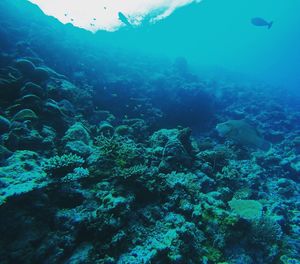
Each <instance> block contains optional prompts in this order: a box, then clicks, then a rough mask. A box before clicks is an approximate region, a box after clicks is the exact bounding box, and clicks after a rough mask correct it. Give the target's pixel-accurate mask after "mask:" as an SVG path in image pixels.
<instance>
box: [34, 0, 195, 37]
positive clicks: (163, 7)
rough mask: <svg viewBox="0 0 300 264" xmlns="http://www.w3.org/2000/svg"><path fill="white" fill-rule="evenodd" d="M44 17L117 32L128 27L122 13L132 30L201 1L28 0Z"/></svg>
mask: <svg viewBox="0 0 300 264" xmlns="http://www.w3.org/2000/svg"><path fill="white" fill-rule="evenodd" d="M29 1H30V2H32V3H34V4H37V5H38V6H39V7H40V8H41V9H42V10H43V12H44V13H45V14H47V15H50V16H54V17H56V18H57V19H58V20H60V21H61V22H62V23H64V24H66V23H72V24H73V25H74V26H77V27H80V28H84V29H87V30H89V31H92V32H96V31H98V30H107V31H115V30H117V29H119V28H121V27H123V26H126V23H124V21H122V20H120V18H119V13H120V12H121V13H122V14H123V15H124V17H125V18H126V19H127V20H128V22H129V23H128V24H131V25H132V26H133V27H135V26H139V25H141V24H142V23H143V22H145V21H147V22H150V23H155V22H156V21H158V20H161V19H164V18H166V17H168V16H169V15H170V14H172V13H173V11H175V10H176V9H177V8H179V7H182V6H185V5H188V4H191V3H193V2H196V3H198V2H200V1H201V0H126V1H120V0H29ZM127 26H128V25H127Z"/></svg>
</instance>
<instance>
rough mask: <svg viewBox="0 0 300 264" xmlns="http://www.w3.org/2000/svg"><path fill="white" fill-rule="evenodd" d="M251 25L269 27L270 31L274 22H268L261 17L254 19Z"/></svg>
mask: <svg viewBox="0 0 300 264" xmlns="http://www.w3.org/2000/svg"><path fill="white" fill-rule="evenodd" d="M251 23H252V24H253V25H254V26H257V27H268V29H270V28H271V27H272V26H273V21H271V22H267V21H266V20H265V19H263V18H260V17H254V18H252V19H251Z"/></svg>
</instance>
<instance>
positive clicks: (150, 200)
mask: <svg viewBox="0 0 300 264" xmlns="http://www.w3.org/2000/svg"><path fill="white" fill-rule="evenodd" d="M4 3H5V1H4ZM0 7H1V9H0V10H1V16H0V22H1V28H0V39H1V41H0V48H1V53H0V133H1V141H0V144H1V145H0V161H1V168H0V263H1V264H8V263H13V264H18V263H22V264H26V263H65V264H67V263H68V264H79V263H96V264H100V263H101V264H104V263H106V264H108V263H118V264H142V263H186V264H191V263H197V264H198V263H203V264H205V263H220V264H221V263H223V264H225V263H232V264H234V263H241V264H247V263H249V264H250V263H253V264H259V263H262V264H266V263H283V264H287V263H300V258H299V252H300V238H299V237H300V226H299V224H300V199H299V198H300V185H299V182H300V157H299V153H300V134H299V132H300V107H299V106H300V105H299V102H300V100H299V97H297V94H294V95H289V94H288V93H287V92H286V90H284V89H281V88H279V87H272V86H268V85H266V84H259V83H252V82H249V83H247V82H245V81H243V82H237V81H234V80H233V79H231V78H228V79H223V80H220V79H218V78H208V77H205V76H201V74H200V75H199V74H195V73H193V71H192V70H190V68H189V66H188V64H187V62H186V61H185V60H184V59H183V58H179V59H177V60H175V61H170V60H167V59H166V60H163V59H161V60H160V59H159V58H151V57H147V56H142V55H140V56H134V55H128V54H124V53H123V52H122V51H117V50H110V51H107V50H105V48H103V49H101V48H98V46H97V45H98V44H97V43H93V40H92V37H90V40H89V37H88V36H89V35H88V33H84V32H83V31H81V30H79V29H75V28H73V27H72V26H70V25H67V26H63V25H61V24H59V23H58V22H55V21H52V19H51V18H48V17H45V16H44V15H42V14H41V12H40V11H38V9H37V8H34V7H32V10H30V11H31V12H32V14H35V16H32V17H30V19H22V20H21V21H19V22H18V23H16V21H17V18H18V17H20V16H21V17H22V16H23V17H24V14H23V13H22V12H26V10H19V11H16V10H10V9H9V8H10V7H9V5H6V6H4V4H3V2H2V4H0ZM28 8H29V7H28ZM29 9H30V8H29ZM49 21H51V23H50V22H49ZM77 31H78V32H79V33H77ZM79 36H80V37H79ZM82 36H86V38H85V39H84V38H81V37H82ZM91 36H92V35H91ZM74 43H76V44H74ZM233 120H243V121H240V122H239V123H238V124H240V125H239V126H238V127H234V126H233V127H231V128H230V129H232V131H229V133H227V134H226V133H225V132H226V131H225V132H224V131H223V132H224V133H225V137H222V136H221V135H220V134H219V133H218V132H217V131H216V126H217V125H218V124H220V123H222V124H224V123H225V124H236V123H237V122H235V121H233ZM245 124H247V125H245ZM219 127H220V126H219ZM231 132H232V133H231ZM261 142H263V143H264V145H263V146H262V144H261ZM266 145H268V146H266ZM270 145H272V146H271V147H270Z"/></svg>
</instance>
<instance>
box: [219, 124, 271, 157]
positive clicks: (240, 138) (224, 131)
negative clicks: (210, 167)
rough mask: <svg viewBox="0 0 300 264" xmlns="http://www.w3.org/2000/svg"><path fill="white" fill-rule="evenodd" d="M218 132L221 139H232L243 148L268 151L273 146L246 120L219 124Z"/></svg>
mask: <svg viewBox="0 0 300 264" xmlns="http://www.w3.org/2000/svg"><path fill="white" fill-rule="evenodd" d="M216 130H217V131H218V133H219V135H220V136H221V137H225V138H227V139H230V140H232V141H233V142H234V143H236V144H238V145H241V146H246V147H252V148H258V149H261V150H263V151H268V150H269V149H270V148H271V144H270V143H269V142H268V141H266V140H265V139H264V138H263V137H261V136H260V134H259V133H258V131H257V130H256V129H255V128H254V127H252V126H251V125H249V124H248V123H247V122H246V121H245V120H228V121H226V122H224V123H219V124H217V126H216Z"/></svg>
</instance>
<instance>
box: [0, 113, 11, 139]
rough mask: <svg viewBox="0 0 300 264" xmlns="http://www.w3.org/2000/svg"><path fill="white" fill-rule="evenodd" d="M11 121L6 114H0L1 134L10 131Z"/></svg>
mask: <svg viewBox="0 0 300 264" xmlns="http://www.w3.org/2000/svg"><path fill="white" fill-rule="evenodd" d="M9 128H10V121H9V120H8V119H7V118H5V117H4V116H1V115H0V135H1V134H4V133H6V132H8V131H9Z"/></svg>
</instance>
